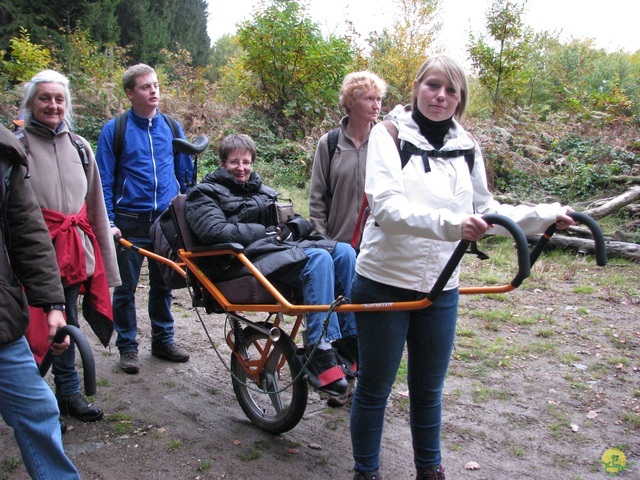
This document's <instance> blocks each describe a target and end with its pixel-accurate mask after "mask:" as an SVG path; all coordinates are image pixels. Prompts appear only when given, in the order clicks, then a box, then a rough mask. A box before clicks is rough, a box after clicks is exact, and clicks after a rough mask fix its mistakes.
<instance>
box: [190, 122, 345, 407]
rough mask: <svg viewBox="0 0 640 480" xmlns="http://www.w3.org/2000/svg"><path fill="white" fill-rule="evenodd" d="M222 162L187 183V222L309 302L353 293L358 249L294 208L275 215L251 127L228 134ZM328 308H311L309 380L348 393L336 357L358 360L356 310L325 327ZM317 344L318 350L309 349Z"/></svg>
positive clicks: (224, 269) (215, 275)
mask: <svg viewBox="0 0 640 480" xmlns="http://www.w3.org/2000/svg"><path fill="white" fill-rule="evenodd" d="M218 154H219V157H220V167H219V168H218V169H217V170H215V171H213V172H211V173H209V174H207V175H206V176H205V177H204V179H203V180H202V182H201V183H200V184H198V185H196V186H194V187H193V188H191V190H190V191H189V193H188V194H187V201H186V215H187V222H188V223H189V225H190V227H191V229H192V230H193V232H194V233H195V236H196V237H197V239H198V241H199V242H200V243H202V244H203V245H216V244H220V243H239V244H241V245H243V246H244V247H245V254H246V256H247V257H248V258H249V260H251V261H252V262H254V264H255V265H256V267H257V268H258V269H259V270H260V271H261V273H263V274H264V275H265V276H267V277H268V278H269V279H271V280H274V281H277V283H279V284H281V285H286V286H290V287H295V288H299V289H300V290H301V291H302V296H303V298H304V303H305V304H308V305H328V304H330V303H331V302H333V300H334V299H335V298H336V296H337V295H344V296H345V297H347V298H348V297H349V295H350V291H351V290H350V289H351V279H352V277H353V274H354V267H355V259H356V255H355V251H354V249H353V248H352V247H351V246H350V245H348V244H346V243H341V242H336V241H334V240H329V239H322V238H309V234H310V232H311V230H312V228H311V224H310V222H308V221H307V220H305V219H303V218H302V217H300V216H296V217H295V218H294V219H293V220H292V221H289V222H287V223H278V216H277V211H276V201H277V197H278V194H277V192H276V191H275V190H273V189H272V188H269V187H267V186H266V185H264V184H263V183H262V179H261V178H260V176H259V175H258V174H257V173H256V172H254V171H253V166H254V162H255V159H256V146H255V143H254V142H253V140H252V139H251V138H250V137H249V136H247V135H242V134H241V135H228V136H227V137H225V138H224V139H223V140H222V142H221V144H220V146H219V149H218ZM211 262H212V265H208V269H207V273H208V275H209V276H210V278H212V280H213V281H214V282H215V281H221V280H228V279H230V278H238V277H240V276H242V275H246V274H247V273H248V272H246V270H245V269H243V268H242V266H241V265H240V264H239V262H237V261H236V260H234V259H231V258H225V259H215V260H211ZM324 317H325V314H324V313H323V312H312V313H309V314H307V315H306V323H307V335H308V345H307V346H306V348H305V351H304V357H305V358H304V361H305V363H306V361H307V360H308V359H309V357H311V359H310V361H309V363H308V368H307V369H308V370H309V377H310V383H311V385H312V386H313V387H315V388H317V389H320V390H322V391H324V392H326V393H328V394H330V395H334V396H340V395H343V394H345V392H346V391H347V388H348V386H349V384H348V382H347V380H346V379H345V372H344V370H343V368H341V367H340V366H339V365H338V360H337V356H336V351H335V350H334V348H333V345H332V342H334V344H335V347H336V349H339V352H340V353H342V354H344V355H345V356H348V357H349V360H350V363H355V362H356V361H357V347H356V345H357V341H356V337H355V335H356V327H355V321H354V315H353V313H338V314H336V313H335V312H333V313H332V314H331V316H330V319H329V325H328V328H327V331H326V332H323V320H324ZM316 345H317V349H316V350H315V353H314V354H313V355H312V356H311V353H312V352H313V351H314V349H315V347H316Z"/></svg>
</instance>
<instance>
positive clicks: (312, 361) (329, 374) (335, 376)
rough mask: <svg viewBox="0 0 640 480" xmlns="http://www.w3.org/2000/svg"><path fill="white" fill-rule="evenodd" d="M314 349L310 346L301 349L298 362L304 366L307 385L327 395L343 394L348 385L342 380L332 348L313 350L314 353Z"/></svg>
mask: <svg viewBox="0 0 640 480" xmlns="http://www.w3.org/2000/svg"><path fill="white" fill-rule="evenodd" d="M314 348H315V346H314V345H311V346H309V347H307V348H305V349H301V350H302V352H301V358H300V360H301V361H302V364H303V365H306V371H307V373H308V374H309V384H310V385H311V386H312V387H313V388H315V389H316V390H320V391H321V392H325V393H327V394H329V395H333V396H340V395H343V394H345V393H346V392H347V388H349V384H348V383H347V380H346V379H345V378H344V372H343V371H342V368H341V367H340V366H339V365H338V362H337V360H336V354H335V352H334V351H333V348H331V349H329V350H322V349H320V348H315V351H314ZM312 354H313V355H312Z"/></svg>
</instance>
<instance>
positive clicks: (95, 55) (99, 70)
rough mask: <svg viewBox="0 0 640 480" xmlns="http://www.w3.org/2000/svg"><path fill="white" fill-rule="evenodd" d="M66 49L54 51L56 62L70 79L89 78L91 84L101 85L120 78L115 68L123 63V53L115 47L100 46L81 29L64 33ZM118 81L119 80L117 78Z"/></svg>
mask: <svg viewBox="0 0 640 480" xmlns="http://www.w3.org/2000/svg"><path fill="white" fill-rule="evenodd" d="M63 36H64V38H65V39H66V43H67V45H68V48H67V49H65V50H64V51H55V52H54V53H55V56H56V60H57V62H58V63H59V64H60V65H64V69H65V71H66V72H68V74H69V76H71V77H72V78H78V77H82V76H83V75H81V74H84V76H86V77H89V78H90V79H91V80H90V81H91V83H92V84H93V85H95V83H96V82H97V83H102V82H106V81H111V80H114V79H116V76H117V77H121V75H122V71H121V70H120V69H119V68H117V67H118V66H119V65H120V64H123V63H124V60H125V51H124V49H123V48H120V47H118V46H116V45H102V44H99V43H97V42H95V41H94V40H92V38H91V34H90V33H89V32H88V31H87V30H85V29H83V28H76V29H75V30H73V31H66V32H64V35H63ZM118 80H119V78H118Z"/></svg>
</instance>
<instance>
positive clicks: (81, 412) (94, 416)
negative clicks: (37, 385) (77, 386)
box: [57, 393, 104, 422]
mask: <svg viewBox="0 0 640 480" xmlns="http://www.w3.org/2000/svg"><path fill="white" fill-rule="evenodd" d="M57 399H58V407H59V408H60V413H61V414H63V415H64V414H66V415H71V416H72V417H74V418H77V419H78V420H80V421H81V422H97V421H98V420H100V419H101V418H102V416H103V415H104V412H103V411H102V409H100V408H99V407H96V406H95V405H94V404H93V403H89V402H87V399H86V398H84V395H82V394H81V393H76V394H74V395H60V396H57Z"/></svg>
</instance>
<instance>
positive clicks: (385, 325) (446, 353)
mask: <svg viewBox="0 0 640 480" xmlns="http://www.w3.org/2000/svg"><path fill="white" fill-rule="evenodd" d="M351 297H352V300H353V302H354V303H377V302H390V301H393V302H399V301H408V300H418V299H420V298H423V297H424V294H422V293H420V292H414V291H411V290H404V289H401V288H396V287H391V286H389V285H384V284H381V283H378V282H374V281H372V280H369V279H367V278H364V277H361V276H360V275H356V277H355V279H354V282H353V286H352V287H351ZM457 315H458V290H457V289H454V290H448V291H446V292H442V294H441V295H440V296H439V297H438V299H437V300H436V301H435V302H434V303H433V304H432V305H431V306H429V307H428V308H424V309H422V310H413V311H395V312H369V311H367V312H358V313H356V327H357V330H358V350H359V354H360V363H359V365H358V367H359V370H358V383H357V385H356V391H355V394H354V397H353V403H352V405H351V443H352V447H353V458H354V460H355V469H356V471H359V472H373V471H377V470H378V469H379V468H380V443H381V439H382V429H383V425H384V412H385V408H386V406H387V399H388V397H389V394H390V393H391V387H392V386H393V382H394V381H395V378H396V373H397V371H398V367H399V365H400V360H401V359H402V354H403V351H404V345H405V342H406V344H407V351H408V377H407V381H408V384H409V408H410V424H411V434H412V438H413V451H414V462H415V464H416V466H417V467H419V468H424V467H430V466H433V465H439V464H440V462H441V455H440V424H441V420H442V390H443V387H444V379H445V376H446V373H447V368H448V366H449V359H450V357H451V352H452V349H453V341H454V337H455V329H456V320H457Z"/></svg>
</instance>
